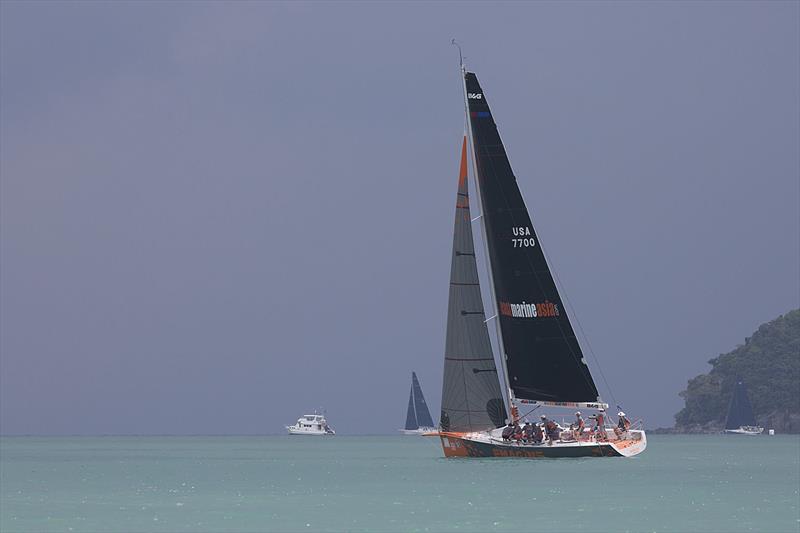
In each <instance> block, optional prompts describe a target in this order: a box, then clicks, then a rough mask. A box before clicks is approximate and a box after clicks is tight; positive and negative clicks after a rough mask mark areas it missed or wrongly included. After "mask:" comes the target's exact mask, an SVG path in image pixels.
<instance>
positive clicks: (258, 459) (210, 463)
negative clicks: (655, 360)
mask: <svg viewBox="0 0 800 533" xmlns="http://www.w3.org/2000/svg"><path fill="white" fill-rule="evenodd" d="M0 531H3V532H13V531H36V532H40V531H170V532H172V531H369V532H372V531H481V532H482V531H514V532H520V531H547V532H554V531H658V532H662V531H663V532H667V531H714V532H717V531H726V532H734V531H759V532H768V531H780V532H797V531H800V438H798V437H796V436H780V435H779V436H774V437H769V436H761V437H747V436H721V435H720V436H671V435H664V436H662V435H653V436H650V437H649V444H648V449H647V450H646V451H645V453H644V454H642V455H640V456H638V457H635V458H631V459H624V458H588V459H550V460H548V459H539V460H536V459H533V460H530V459H528V460H525V459H513V458H512V459H445V458H443V457H442V454H441V449H440V447H439V444H438V441H436V440H434V439H430V438H425V437H346V436H336V437H330V438H314V437H289V436H273V437H62V438H38V437H4V438H2V439H0Z"/></svg>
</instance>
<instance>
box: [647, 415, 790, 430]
mask: <svg viewBox="0 0 800 533" xmlns="http://www.w3.org/2000/svg"><path fill="white" fill-rule="evenodd" d="M756 422H757V423H758V425H759V426H761V427H763V428H764V433H766V432H767V431H768V430H770V429H774V430H775V433H781V434H786V433H791V434H800V413H791V412H789V410H775V411H772V412H771V413H769V414H766V415H761V416H758V417H756ZM724 429H725V422H724V421H721V420H716V421H713V422H708V423H706V424H689V425H676V426H674V427H671V428H656V429H649V430H647V431H648V433H652V434H654V435H713V434H717V433H722V432H723V430H724Z"/></svg>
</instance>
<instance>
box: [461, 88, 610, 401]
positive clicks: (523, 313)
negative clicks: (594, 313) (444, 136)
mask: <svg viewBox="0 0 800 533" xmlns="http://www.w3.org/2000/svg"><path fill="white" fill-rule="evenodd" d="M464 82H465V89H466V91H465V92H466V95H465V96H466V97H467V105H468V110H469V122H470V126H471V131H472V143H473V148H474V154H475V163H476V166H477V178H478V185H479V187H480V198H481V204H482V209H483V213H482V215H483V220H482V221H483V224H484V226H485V228H486V242H487V247H488V251H489V261H490V264H491V273H492V281H493V282H494V294H495V296H496V298H497V302H496V305H497V309H498V314H499V316H498V318H497V319H498V320H499V323H500V330H501V332H502V344H503V348H504V349H505V354H501V358H502V357H503V356H505V359H504V360H505V362H506V369H507V371H508V379H509V386H510V387H511V389H512V390H513V391H514V396H515V398H517V399H524V400H537V401H552V402H596V401H597V400H598V397H597V387H596V386H595V383H594V380H593V379H592V376H591V374H590V373H589V367H588V366H587V365H586V361H585V360H584V358H583V353H582V352H581V347H580V345H579V344H578V339H577V338H576V337H575V333H574V331H573V329H572V325H571V324H570V321H569V318H568V317H567V313H566V312H565V309H564V305H563V303H562V301H561V297H560V295H559V294H558V290H557V288H556V284H555V281H554V280H553V276H552V274H551V273H550V268H549V266H548V265H547V261H546V260H545V257H544V253H543V252H542V247H541V244H540V242H539V236H538V235H537V234H536V232H535V231H534V228H533V224H532V223H531V218H530V216H529V214H528V209H527V208H526V206H525V202H524V201H523V199H522V194H521V193H520V190H519V187H517V180H516V178H515V177H514V173H513V172H512V170H511V165H510V163H509V161H508V157H507V156H506V151H505V148H504V147H503V141H502V140H500V134H499V133H498V131H497V125H496V124H495V121H494V118H493V117H492V113H491V110H490V109H489V103H488V102H487V100H486V95H485V94H484V93H483V90H482V89H481V86H480V85H479V84H478V78H477V77H476V76H475V74H473V73H472V72H466V73H465V79H464Z"/></svg>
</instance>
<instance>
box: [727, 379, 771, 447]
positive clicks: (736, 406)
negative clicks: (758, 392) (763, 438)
mask: <svg viewBox="0 0 800 533" xmlns="http://www.w3.org/2000/svg"><path fill="white" fill-rule="evenodd" d="M763 431H764V428H762V427H759V426H758V424H756V418H755V417H754V416H753V408H752V407H751V406H750V398H748V396H747V387H746V386H745V384H744V381H742V380H741V379H737V380H736V386H734V388H733V397H731V404H730V406H728V417H727V419H726V420H725V433H732V434H735V435H760V434H761V433H762V432H763Z"/></svg>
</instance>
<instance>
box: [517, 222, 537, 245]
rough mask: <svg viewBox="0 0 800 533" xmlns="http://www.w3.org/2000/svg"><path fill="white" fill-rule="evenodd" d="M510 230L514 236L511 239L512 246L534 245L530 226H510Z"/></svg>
mask: <svg viewBox="0 0 800 533" xmlns="http://www.w3.org/2000/svg"><path fill="white" fill-rule="evenodd" d="M511 231H512V233H514V237H513V238H512V239H511V242H512V243H513V244H514V248H530V247H531V246H536V241H535V240H534V238H533V237H532V236H531V228H529V227H525V226H514V227H513V228H511Z"/></svg>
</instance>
